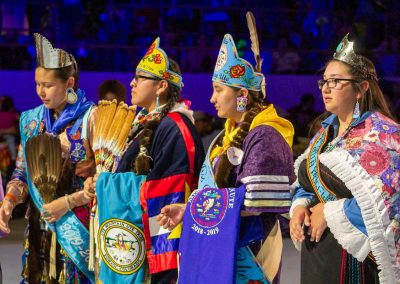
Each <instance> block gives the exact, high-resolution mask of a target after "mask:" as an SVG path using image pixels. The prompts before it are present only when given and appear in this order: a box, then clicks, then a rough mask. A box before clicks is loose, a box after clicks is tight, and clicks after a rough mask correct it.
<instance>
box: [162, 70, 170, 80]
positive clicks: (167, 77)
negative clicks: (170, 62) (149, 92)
mask: <svg viewBox="0 0 400 284" xmlns="http://www.w3.org/2000/svg"><path fill="white" fill-rule="evenodd" d="M161 76H162V77H163V78H165V79H167V80H169V79H171V74H169V73H168V72H166V71H164V72H162V75H161Z"/></svg>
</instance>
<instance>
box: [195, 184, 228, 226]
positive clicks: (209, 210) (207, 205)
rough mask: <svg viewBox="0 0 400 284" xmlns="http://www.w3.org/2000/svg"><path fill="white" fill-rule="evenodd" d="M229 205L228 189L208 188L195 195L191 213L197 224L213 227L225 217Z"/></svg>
mask: <svg viewBox="0 0 400 284" xmlns="http://www.w3.org/2000/svg"><path fill="white" fill-rule="evenodd" d="M227 207H228V189H226V188H223V189H215V188H206V189H203V190H199V191H198V192H197V194H196V195H195V196H194V197H193V199H192V204H191V205H190V214H191V215H192V218H193V220H194V221H195V222H196V223H197V224H199V225H200V226H202V227H205V228H211V227H215V226H217V225H218V224H219V223H220V222H221V221H222V220H223V219H224V216H225V213H226V210H227Z"/></svg>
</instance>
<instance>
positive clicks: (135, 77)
mask: <svg viewBox="0 0 400 284" xmlns="http://www.w3.org/2000/svg"><path fill="white" fill-rule="evenodd" d="M133 79H134V80H135V81H136V82H137V81H138V80H139V79H146V80H153V81H161V79H160V78H157V77H148V76H143V75H139V74H135V76H134V77H133Z"/></svg>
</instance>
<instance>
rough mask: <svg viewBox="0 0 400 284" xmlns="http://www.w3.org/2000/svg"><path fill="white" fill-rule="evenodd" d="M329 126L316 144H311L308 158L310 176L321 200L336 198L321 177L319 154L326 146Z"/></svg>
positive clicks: (317, 139)
mask: <svg viewBox="0 0 400 284" xmlns="http://www.w3.org/2000/svg"><path fill="white" fill-rule="evenodd" d="M328 131H329V127H327V128H326V129H325V130H324V131H323V132H322V133H321V134H320V135H319V136H318V137H317V138H316V139H315V141H314V144H313V145H312V146H311V149H310V154H309V155H308V159H307V171H308V175H309V177H310V181H311V184H312V186H313V188H314V189H316V190H317V191H316V193H317V195H318V196H319V198H320V199H321V200H323V201H324V202H327V201H334V200H336V196H334V195H333V194H331V193H330V192H329V190H328V189H327V187H326V185H325V184H324V182H323V181H322V179H321V176H320V175H319V172H320V171H319V154H320V152H321V150H322V147H323V146H324V144H325V142H326V139H327V136H328Z"/></svg>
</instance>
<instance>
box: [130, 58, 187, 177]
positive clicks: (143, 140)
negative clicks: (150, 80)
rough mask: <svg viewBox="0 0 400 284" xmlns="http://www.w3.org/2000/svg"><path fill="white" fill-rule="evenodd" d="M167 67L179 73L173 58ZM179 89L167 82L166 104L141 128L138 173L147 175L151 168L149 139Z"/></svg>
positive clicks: (166, 112)
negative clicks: (158, 114) (156, 116)
mask: <svg viewBox="0 0 400 284" xmlns="http://www.w3.org/2000/svg"><path fill="white" fill-rule="evenodd" d="M169 69H170V70H171V71H173V72H175V73H177V74H181V71H180V68H179V65H178V63H176V62H175V61H174V60H172V59H169ZM180 93H181V89H180V88H179V87H177V86H175V85H173V84H171V83H170V82H168V88H167V90H166V91H165V94H164V95H165V96H166V99H167V104H166V105H165V106H164V107H163V108H162V110H161V112H160V116H159V117H158V118H157V119H155V120H151V121H148V122H147V123H146V124H145V126H144V129H143V132H142V134H141V137H140V146H139V149H140V151H139V154H138V155H137V156H136V159H135V166H134V169H135V172H136V173H137V174H139V175H147V174H148V173H149V171H150V169H151V166H152V165H151V161H152V158H151V157H150V155H149V147H150V145H151V141H152V140H153V134H154V131H155V129H156V128H157V126H158V125H159V124H160V122H161V120H162V119H163V118H164V117H165V116H166V115H167V114H168V113H169V112H170V111H171V109H172V108H173V107H174V105H175V104H176V103H177V101H178V98H179V96H180Z"/></svg>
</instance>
